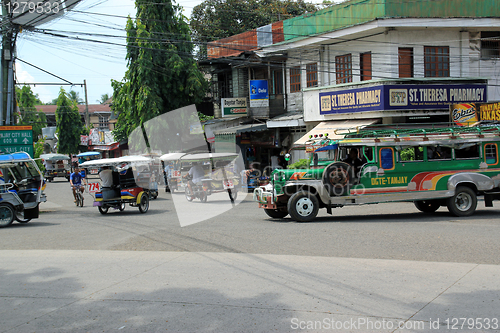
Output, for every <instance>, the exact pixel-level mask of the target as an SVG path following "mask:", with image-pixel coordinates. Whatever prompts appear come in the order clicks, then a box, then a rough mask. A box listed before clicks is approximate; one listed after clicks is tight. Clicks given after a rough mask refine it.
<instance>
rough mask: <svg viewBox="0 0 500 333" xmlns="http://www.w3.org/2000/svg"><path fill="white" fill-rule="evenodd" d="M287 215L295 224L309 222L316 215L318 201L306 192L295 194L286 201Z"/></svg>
mask: <svg viewBox="0 0 500 333" xmlns="http://www.w3.org/2000/svg"><path fill="white" fill-rule="evenodd" d="M287 206H288V207H287V208H288V213H289V214H290V216H291V217H292V219H294V220H295V221H297V222H309V221H312V220H314V218H315V217H316V215H318V210H319V201H318V198H316V196H315V195H314V194H312V193H311V192H308V191H300V192H297V193H295V194H294V195H292V196H291V197H290V199H288V205H287Z"/></svg>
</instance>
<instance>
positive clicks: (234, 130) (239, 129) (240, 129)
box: [214, 124, 267, 135]
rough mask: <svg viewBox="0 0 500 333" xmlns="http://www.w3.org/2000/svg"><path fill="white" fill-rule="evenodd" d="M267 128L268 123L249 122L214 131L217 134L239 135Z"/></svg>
mask: <svg viewBox="0 0 500 333" xmlns="http://www.w3.org/2000/svg"><path fill="white" fill-rule="evenodd" d="M265 130H267V125H266V124H247V125H239V126H235V127H230V128H224V129H221V130H217V131H214V134H215V135H230V134H234V135H238V134H240V133H244V132H258V131H265Z"/></svg>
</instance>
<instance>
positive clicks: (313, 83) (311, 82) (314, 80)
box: [306, 63, 318, 87]
mask: <svg viewBox="0 0 500 333" xmlns="http://www.w3.org/2000/svg"><path fill="white" fill-rule="evenodd" d="M306 78H307V86H308V87H317V86H318V64H317V63H313V64H308V65H306Z"/></svg>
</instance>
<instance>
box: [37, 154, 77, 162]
mask: <svg viewBox="0 0 500 333" xmlns="http://www.w3.org/2000/svg"><path fill="white" fill-rule="evenodd" d="M40 158H41V159H42V160H45V161H69V160H70V158H69V156H68V155H63V154H42V155H40Z"/></svg>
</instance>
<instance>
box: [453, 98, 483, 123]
mask: <svg viewBox="0 0 500 333" xmlns="http://www.w3.org/2000/svg"><path fill="white" fill-rule="evenodd" d="M450 120H451V122H453V123H454V124H455V125H458V126H471V125H472V124H474V123H476V122H478V121H479V117H478V112H477V110H476V104H475V103H462V104H451V105H450Z"/></svg>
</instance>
